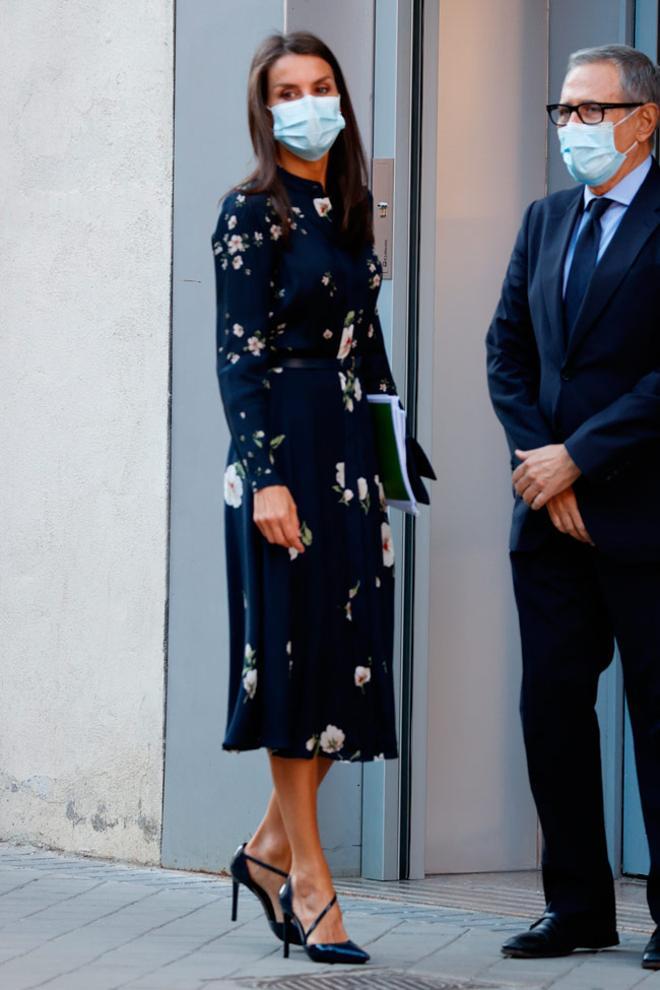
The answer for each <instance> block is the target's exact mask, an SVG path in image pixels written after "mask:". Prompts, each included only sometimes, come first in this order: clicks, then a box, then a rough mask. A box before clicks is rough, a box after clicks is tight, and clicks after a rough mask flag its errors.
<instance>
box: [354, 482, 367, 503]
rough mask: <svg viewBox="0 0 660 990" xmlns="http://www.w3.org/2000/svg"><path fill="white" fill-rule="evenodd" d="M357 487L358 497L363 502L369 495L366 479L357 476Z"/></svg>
mask: <svg viewBox="0 0 660 990" xmlns="http://www.w3.org/2000/svg"><path fill="white" fill-rule="evenodd" d="M357 487H358V498H359V499H360V501H361V502H364V500H365V499H366V498H368V497H369V486H368V485H367V479H366V478H358V480H357Z"/></svg>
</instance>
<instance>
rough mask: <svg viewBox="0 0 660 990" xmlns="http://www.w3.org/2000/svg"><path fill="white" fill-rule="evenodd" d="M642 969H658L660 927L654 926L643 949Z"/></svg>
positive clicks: (659, 962)
mask: <svg viewBox="0 0 660 990" xmlns="http://www.w3.org/2000/svg"><path fill="white" fill-rule="evenodd" d="M642 969H660V928H656V930H655V931H654V932H653V934H652V935H651V941H650V942H649V944H648V945H647V946H646V948H645V949H644V955H643V956H642Z"/></svg>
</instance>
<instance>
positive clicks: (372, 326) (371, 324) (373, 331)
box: [367, 323, 375, 337]
mask: <svg viewBox="0 0 660 990" xmlns="http://www.w3.org/2000/svg"><path fill="white" fill-rule="evenodd" d="M374 333H375V330H374V325H373V323H370V324H369V329H368V330H367V337H373V335H374Z"/></svg>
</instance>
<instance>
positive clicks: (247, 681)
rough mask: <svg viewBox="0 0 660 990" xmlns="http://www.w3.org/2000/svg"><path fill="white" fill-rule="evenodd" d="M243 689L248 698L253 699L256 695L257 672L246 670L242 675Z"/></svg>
mask: <svg viewBox="0 0 660 990" xmlns="http://www.w3.org/2000/svg"><path fill="white" fill-rule="evenodd" d="M243 688H244V689H245V693H246V694H247V696H248V698H254V696H255V694H256V693H257V672H256V670H246V671H245V673H244V674H243Z"/></svg>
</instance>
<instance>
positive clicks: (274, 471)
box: [213, 169, 397, 760]
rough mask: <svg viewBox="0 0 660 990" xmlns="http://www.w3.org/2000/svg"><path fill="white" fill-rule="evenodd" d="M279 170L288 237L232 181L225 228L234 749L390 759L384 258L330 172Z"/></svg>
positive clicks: (222, 357) (221, 280) (258, 198)
mask: <svg viewBox="0 0 660 990" xmlns="http://www.w3.org/2000/svg"><path fill="white" fill-rule="evenodd" d="M280 175H281V177H282V179H283V181H284V183H285V185H286V188H287V191H288V194H289V198H290V201H291V221H292V229H291V233H290V235H289V243H288V245H286V246H284V242H283V238H282V227H281V225H280V222H279V220H278V218H277V216H276V214H275V213H274V210H273V208H272V205H271V203H270V200H269V198H268V196H267V195H265V194H255V195H250V194H249V193H248V192H247V191H245V190H244V191H238V192H234V193H231V194H230V195H229V196H227V198H226V199H225V201H224V203H223V206H222V210H221V214H220V218H219V220H218V225H217V228H216V231H215V234H214V236H213V250H214V254H215V265H216V284H217V317H218V318H217V349H218V377H219V382H220V391H221V395H222V400H223V405H224V409H225V413H226V416H227V421H228V424H229V429H230V432H231V437H232V441H231V446H230V449H229V456H228V460H227V467H226V472H225V480H224V501H225V535H226V548H227V577H228V588H229V617H230V652H231V659H230V685H229V711H228V719H227V730H226V736H225V740H224V748H225V749H227V750H248V749H256V748H258V747H262V746H263V747H267V748H268V749H269V750H271V751H273V752H274V753H276V754H277V755H278V756H285V757H312V756H314V755H315V754H320V755H322V756H327V757H331V758H333V759H338V760H372V759H387V758H393V757H396V755H397V745H396V730H395V712H394V691H393V678H392V643H393V605H394V555H393V551H392V538H391V531H390V526H389V520H388V514H387V509H386V506H385V501H384V493H383V488H382V485H381V483H380V479H379V477H378V464H377V462H376V457H375V452H374V446H373V438H372V431H371V421H370V416H369V410H368V404H367V398H366V396H367V394H369V393H372V392H373V393H376V392H387V393H390V394H393V393H395V392H396V389H395V386H394V383H393V381H392V377H391V373H390V368H389V363H388V360H387V357H386V354H385V348H384V344H383V337H382V332H381V328H380V323H379V320H378V315H377V311H376V298H377V296H378V290H379V285H380V280H381V266H380V263H379V261H378V258H377V256H376V254H375V253H374V251H373V249H372V247H371V246H365V247H364V248H363V249H362V250H361V251H360V252H359V253H358V254H352V253H350V252H349V251H348V250H347V249H346V248H345V247H343V246H342V244H341V243H340V239H339V236H338V230H337V223H338V220H337V218H336V217H335V216H334V215H333V209H332V204H331V202H330V200H329V199H328V198H327V197H326V196H325V194H324V191H323V188H322V187H321V186H320V185H319V184H318V183H315V182H312V181H310V180H307V179H301V178H298V177H297V176H293V175H291V174H290V173H289V172H285V171H284V170H282V169H281V170H280ZM292 358H293V359H303V358H304V359H307V361H308V363H307V364H305V362H304V361H301V360H298V362H297V365H296V366H290V365H288V362H289V361H290V360H291V359H292ZM309 359H313V360H312V361H311V362H310V361H309ZM267 485H287V486H288V488H289V489H290V491H291V494H292V496H293V499H294V501H295V503H296V505H297V508H298V516H299V519H300V525H301V541H302V543H303V545H304V546H305V552H304V553H298V552H296V551H295V550H293V549H286V548H285V547H280V546H275V545H271V544H269V543H268V542H267V540H266V539H265V538H264V537H263V536H262V535H261V534H260V532H259V530H258V529H257V527H256V525H255V524H254V522H253V519H252V510H253V504H252V503H253V494H254V492H256V491H258V490H259V489H260V488H264V487H266V486H267Z"/></svg>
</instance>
